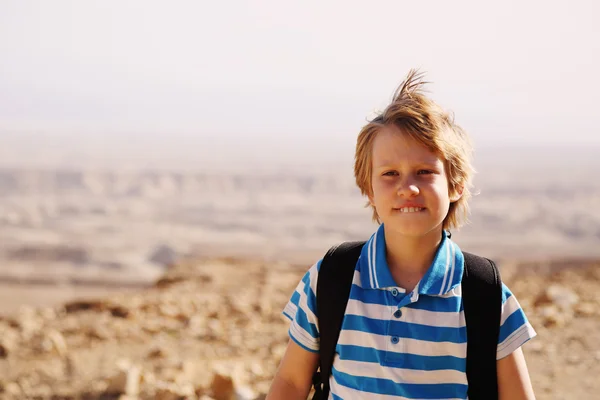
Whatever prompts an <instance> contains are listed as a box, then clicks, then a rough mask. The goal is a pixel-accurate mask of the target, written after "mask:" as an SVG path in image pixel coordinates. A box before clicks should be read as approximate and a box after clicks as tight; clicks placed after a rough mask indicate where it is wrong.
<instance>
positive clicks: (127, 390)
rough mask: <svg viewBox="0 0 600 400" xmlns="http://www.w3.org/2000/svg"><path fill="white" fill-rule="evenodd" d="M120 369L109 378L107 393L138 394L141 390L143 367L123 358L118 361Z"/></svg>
mask: <svg viewBox="0 0 600 400" xmlns="http://www.w3.org/2000/svg"><path fill="white" fill-rule="evenodd" d="M117 368H118V369H119V371H118V372H117V373H116V374H115V375H114V376H112V377H111V378H109V379H108V381H107V384H108V385H107V388H106V390H105V393H106V394H110V395H117V394H126V395H129V396H137V395H138V393H139V391H140V383H141V378H142V375H141V369H140V368H139V367H137V366H135V365H131V364H130V363H129V361H127V360H122V361H119V362H118V363H117Z"/></svg>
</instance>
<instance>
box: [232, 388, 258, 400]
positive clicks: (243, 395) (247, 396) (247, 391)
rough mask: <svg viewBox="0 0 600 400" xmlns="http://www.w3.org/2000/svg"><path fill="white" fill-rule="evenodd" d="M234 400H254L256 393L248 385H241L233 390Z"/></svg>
mask: <svg viewBox="0 0 600 400" xmlns="http://www.w3.org/2000/svg"><path fill="white" fill-rule="evenodd" d="M235 396H236V400H255V399H256V398H257V397H258V394H257V393H256V392H255V391H254V390H252V388H251V387H249V386H241V387H238V388H236V390H235Z"/></svg>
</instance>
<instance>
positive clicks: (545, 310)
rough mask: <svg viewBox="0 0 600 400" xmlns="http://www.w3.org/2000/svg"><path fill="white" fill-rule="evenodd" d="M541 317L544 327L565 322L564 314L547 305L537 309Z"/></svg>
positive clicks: (560, 324) (556, 325) (555, 325)
mask: <svg viewBox="0 0 600 400" xmlns="http://www.w3.org/2000/svg"><path fill="white" fill-rule="evenodd" d="M538 313H539V315H540V316H541V317H542V321H543V324H544V326H545V327H546V328H552V327H559V326H563V325H564V324H565V323H566V319H567V318H566V316H565V314H564V313H561V312H560V311H559V310H558V308H557V307H555V306H553V305H548V306H544V307H542V308H540V309H539V310H538Z"/></svg>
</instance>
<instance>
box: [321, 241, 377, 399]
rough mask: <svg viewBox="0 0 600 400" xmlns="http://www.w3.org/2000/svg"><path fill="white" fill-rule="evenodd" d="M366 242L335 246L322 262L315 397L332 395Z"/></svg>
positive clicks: (324, 397)
mask: <svg viewBox="0 0 600 400" xmlns="http://www.w3.org/2000/svg"><path fill="white" fill-rule="evenodd" d="M364 244H365V242H344V243H342V244H340V245H339V246H334V247H332V248H331V249H329V251H328V252H327V254H325V257H323V260H322V261H321V266H320V267H319V275H318V279H317V315H318V318H319V337H320V345H319V369H318V370H317V371H316V372H315V373H314V375H313V386H314V387H315V395H314V396H313V400H317V399H326V398H327V397H329V376H330V375H331V368H332V366H333V359H334V357H335V348H336V346H337V341H338V338H339V336H340V330H341V329H342V321H343V320H344V314H345V312H346V305H347V304H348V297H349V296H350V289H351V287H352V279H353V278H354V270H355V268H356V263H357V261H358V258H359V257H360V253H361V251H362V248H363V245H364Z"/></svg>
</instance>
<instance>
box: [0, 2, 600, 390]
mask: <svg viewBox="0 0 600 400" xmlns="http://www.w3.org/2000/svg"><path fill="white" fill-rule="evenodd" d="M599 11H600V6H598V4H597V3H596V2H593V1H591V0H589V1H584V0H575V1H570V2H566V3H565V2H558V1H544V2H542V1H520V2H517V1H503V2H487V3H482V2H476V1H456V2H441V1H427V2H418V3H406V2H397V1H371V2H368V3H367V2H356V1H343V2H342V1H330V2H316V1H314V2H313V1H308V2H302V3H290V2H276V1H252V2H250V1H241V0H235V1H227V2H207V1H173V2H168V3H167V2H161V1H119V2H116V1H104V2H97V1H61V0H56V1H53V2H43V1H11V0H7V1H3V2H2V3H0V315H1V316H2V317H0V396H5V397H6V398H13V397H14V398H46V397H48V398H50V397H51V396H64V398H104V397H106V398H109V397H110V396H120V395H123V394H126V395H129V396H132V397H136V396H137V397H140V398H163V397H161V396H165V397H164V398H179V397H177V396H180V397H181V398H186V396H187V398H194V396H195V398H200V397H202V396H211V397H212V398H215V399H219V398H230V397H231V396H237V397H238V398H248V399H250V398H259V397H260V396H261V394H262V395H264V393H265V392H266V390H267V389H268V382H269V381H270V379H271V378H272V374H273V373H274V368H275V367H276V364H277V362H278V359H279V358H278V357H280V356H281V354H280V352H281V346H282V344H284V343H285V340H286V331H287V325H286V324H285V321H283V320H282V319H280V312H281V310H282V308H283V306H284V305H285V302H286V301H287V298H288V297H289V296H290V295H291V293H292V291H293V289H294V287H295V284H296V283H297V280H298V279H299V278H300V277H301V275H302V273H303V272H304V271H305V270H306V269H307V268H308V267H309V266H310V265H311V264H312V263H314V262H315V261H316V260H317V259H318V258H320V257H321V256H322V254H323V253H324V252H325V251H326V250H327V249H328V248H329V247H330V246H331V245H333V244H336V243H338V242H340V241H343V240H356V239H365V238H367V237H368V236H369V235H370V234H371V233H372V232H373V231H374V230H375V229H376V226H375V225H374V224H373V223H372V222H371V219H370V212H369V210H368V209H366V208H365V207H364V205H365V199H363V198H361V196H360V193H359V191H358V189H357V188H356V187H355V184H354V181H353V171H352V166H353V156H354V145H355V140H356V136H357V134H358V132H359V130H360V128H361V127H362V125H364V124H365V122H366V121H367V120H368V119H369V118H372V117H373V116H374V115H375V113H376V112H377V111H378V110H381V109H383V108H384V107H385V105H386V104H387V102H388V101H389V100H390V99H391V97H392V94H393V91H394V89H395V88H396V87H397V85H398V84H400V82H401V81H402V80H403V78H404V77H405V75H406V74H407V72H408V71H409V69H411V68H419V69H420V70H421V71H423V72H425V74H426V75H425V78H426V80H427V81H429V82H431V83H430V84H429V85H428V87H427V88H428V90H429V92H430V94H431V96H432V97H433V98H434V99H435V100H436V101H438V102H439V103H440V104H441V105H442V106H443V107H444V108H446V109H448V110H451V111H452V112H454V114H455V116H456V121H457V122H458V123H459V124H460V125H461V126H462V127H463V128H465V129H466V130H467V131H468V132H469V133H470V135H471V136H472V138H473V141H474V144H475V148H476V152H475V167H476V169H477V171H478V173H477V176H476V179H475V189H476V191H477V192H478V195H477V196H475V198H474V199H473V202H472V216H471V222H470V224H469V225H468V226H467V227H465V228H463V229H461V230H460V231H458V232H453V234H454V236H453V238H456V241H457V242H458V243H459V245H460V246H461V247H462V248H463V249H464V250H467V251H474V252H478V253H481V254H485V255H487V256H488V257H493V258H495V259H496V260H498V263H499V264H500V265H501V268H502V271H503V277H505V278H506V281H507V282H511V284H512V285H513V286H514V287H515V288H516V289H514V291H515V293H516V294H517V296H518V298H519V300H520V301H521V303H522V305H523V306H524V308H525V311H526V313H528V315H530V318H531V320H532V323H533V324H534V328H536V330H537V331H538V334H539V336H538V338H536V339H535V340H534V341H532V343H531V344H528V345H526V351H527V355H528V360H531V361H530V370H531V373H532V379H533V380H534V385H535V389H536V393H537V394H538V398H540V399H554V398H556V399H566V398H590V399H591V398H594V396H595V394H594V393H597V389H600V387H598V383H597V382H593V380H592V378H593V376H597V375H598V373H600V371H599V370H598V364H600V346H599V345H598V343H599V341H598V340H597V339H600V337H596V336H594V335H597V334H598V333H597V332H599V330H598V328H600V314H599V313H598V311H597V310H598V307H597V306H599V305H600V298H599V297H598V295H597V292H598V290H597V289H600V274H599V273H598V270H599V268H598V264H599V261H598V260H600V207H599V206H600V179H598V177H597V171H598V169H599V168H600V161H599V158H598V156H597V154H598V152H599V151H600V135H599V134H598V126H599V125H600V114H599V113H598V112H597V106H598V104H600V77H599V76H598V74H597V71H598V70H600V56H599V55H600V27H599V25H598V24H597V23H596V21H595V20H596V19H597V18H596V16H597V15H598V14H599ZM235 282H238V283H237V284H235ZM236 285H237V286H236ZM240 286H241V287H243V288H244V290H243V291H242V292H243V293H241V292H240V290H241V289H240ZM513 286H511V289H513ZM253 290H258V292H257V293H260V294H261V296H260V297H257V296H258V294H257V293H255V294H254V295H253V294H252V293H254V292H253ZM246 291H247V292H246ZM244 293H245V294H244ZM244 296H246V297H244ZM261 299H262V300H261ZM182 302H183V303H182ZM182 304H187V306H184V305H182ZM241 304H243V305H241ZM169 307H171V308H170V309H169ZM182 307H183V308H182ZM185 307H188V308H185ZM244 307H250V308H244ZM184 309H185V310H187V311H182V310H184ZM173 310H175V311H173ZM256 312H258V314H259V315H261V318H260V319H259V320H260V321H261V322H260V323H256V322H255V323H254V325H252V326H248V323H249V321H248V318H247V317H244V315H248V314H252V313H256ZM115 319H116V320H115ZM169 321H170V322H169ZM240 324H241V325H240ZM255 325H256V326H255ZM140 327H143V329H142V328H140ZM140 329H141V330H140ZM240 331H243V332H245V333H244V335H246V336H240V337H239V338H238V339H236V340H232V339H231V338H232V335H233V332H237V333H236V334H239V335H242V334H241V333H239V332H240ZM226 338H229V339H226ZM259 338H260V339H261V340H267V342H268V343H269V345H268V346H266V347H265V346H264V345H259V344H257V345H256V346H255V347H253V346H252V345H249V343H253V342H252V341H253V340H254V341H256V340H258V339H259ZM536 341H537V344H536V343H534V342H536ZM133 343H135V344H136V345H137V346H138V347H135V346H133V345H132V344H133ZM219 346H222V349H221V350H215V349H217V348H220V347H219ZM125 348H127V349H129V350H124V349H125ZM265 349H266V353H264V354H263V353H261V351H264V350H265ZM148 351H150V354H147V353H148ZM123 358H124V359H123ZM91 360H93V361H91ZM232 363H233V364H232ZM232 365H233V367H232ZM561 366H562V367H561ZM594 368H596V369H594ZM223 370H225V372H224V371H223ZM227 371H229V372H228V373H226V372H227ZM231 371H234V372H233V373H232V372H231ZM594 371H595V372H594ZM169 374H170V375H169ZM131 382H133V383H131ZM128 385H129V386H128ZM171 395H172V396H175V397H168V396H171ZM36 396H38V397H36ZM44 396H46V397H44ZM69 396H71V397H69ZM102 396H104V397H102ZM107 396H108V397H107ZM228 396H229V397H228ZM55 398H56V397H55Z"/></svg>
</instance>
